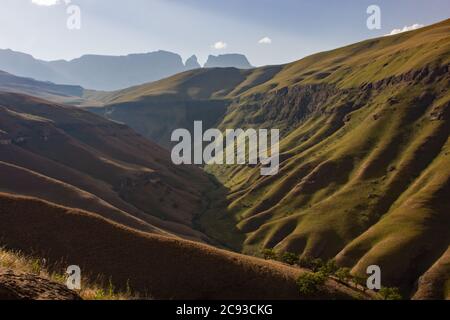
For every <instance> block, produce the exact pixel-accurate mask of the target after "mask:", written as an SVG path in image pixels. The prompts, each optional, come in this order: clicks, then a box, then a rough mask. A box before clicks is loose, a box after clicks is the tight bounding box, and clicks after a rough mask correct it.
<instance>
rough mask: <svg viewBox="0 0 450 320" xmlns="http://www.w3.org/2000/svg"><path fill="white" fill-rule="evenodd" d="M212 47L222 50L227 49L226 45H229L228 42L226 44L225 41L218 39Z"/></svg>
mask: <svg viewBox="0 0 450 320" xmlns="http://www.w3.org/2000/svg"><path fill="white" fill-rule="evenodd" d="M212 47H213V48H214V49H216V50H222V49H225V48H226V47H228V44H226V43H225V42H223V41H218V42H216V43H214V44H213V45H212Z"/></svg>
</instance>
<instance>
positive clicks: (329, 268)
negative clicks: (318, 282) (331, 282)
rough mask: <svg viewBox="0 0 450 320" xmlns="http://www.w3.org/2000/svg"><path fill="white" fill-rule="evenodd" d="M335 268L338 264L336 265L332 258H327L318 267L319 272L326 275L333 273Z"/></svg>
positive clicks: (336, 268)
mask: <svg viewBox="0 0 450 320" xmlns="http://www.w3.org/2000/svg"><path fill="white" fill-rule="evenodd" d="M337 270H338V266H337V265H336V261H334V260H329V261H328V262H327V263H325V264H324V265H322V266H321V267H320V268H319V272H322V273H323V274H325V275H327V276H330V275H332V274H334V273H335V272H336V271H337Z"/></svg>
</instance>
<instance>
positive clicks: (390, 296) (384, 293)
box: [379, 287, 403, 300]
mask: <svg viewBox="0 0 450 320" xmlns="http://www.w3.org/2000/svg"><path fill="white" fill-rule="evenodd" d="M379 294H380V296H381V297H382V298H383V299H384V300H402V299H403V297H402V295H401V294H400V290H399V289H398V288H386V287H383V288H381V290H380V292H379Z"/></svg>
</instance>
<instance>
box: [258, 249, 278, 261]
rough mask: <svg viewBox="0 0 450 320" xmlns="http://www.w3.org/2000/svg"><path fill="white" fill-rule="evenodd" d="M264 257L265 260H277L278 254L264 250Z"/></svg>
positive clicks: (271, 250) (270, 250)
mask: <svg viewBox="0 0 450 320" xmlns="http://www.w3.org/2000/svg"><path fill="white" fill-rule="evenodd" d="M262 256H263V257H264V259H265V260H277V257H278V256H277V253H276V252H275V250H273V249H264V250H263V251H262Z"/></svg>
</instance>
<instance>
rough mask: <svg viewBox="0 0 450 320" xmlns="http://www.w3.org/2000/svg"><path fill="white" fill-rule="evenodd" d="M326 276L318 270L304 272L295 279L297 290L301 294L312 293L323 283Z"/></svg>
mask: <svg viewBox="0 0 450 320" xmlns="http://www.w3.org/2000/svg"><path fill="white" fill-rule="evenodd" d="M325 280H326V276H325V275H324V274H322V273H320V272H316V273H304V274H302V275H301V276H300V277H298V279H297V287H298V291H299V292H300V294H302V295H307V296H308V295H313V294H316V293H317V292H318V291H319V287H320V286H321V285H323V284H324V283H325Z"/></svg>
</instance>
